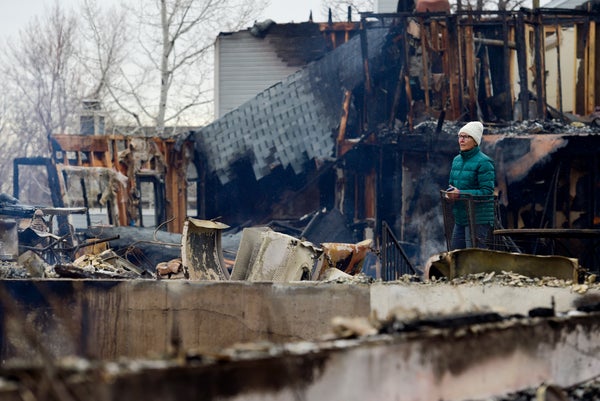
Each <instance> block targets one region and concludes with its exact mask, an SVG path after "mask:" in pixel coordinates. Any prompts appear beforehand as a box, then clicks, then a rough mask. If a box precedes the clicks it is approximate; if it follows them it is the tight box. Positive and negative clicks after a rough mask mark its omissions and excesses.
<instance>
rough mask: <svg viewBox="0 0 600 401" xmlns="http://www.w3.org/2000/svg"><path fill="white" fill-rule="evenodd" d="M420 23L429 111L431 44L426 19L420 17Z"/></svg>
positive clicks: (427, 110) (427, 109)
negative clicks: (428, 38)
mask: <svg viewBox="0 0 600 401" xmlns="http://www.w3.org/2000/svg"><path fill="white" fill-rule="evenodd" d="M419 25H420V26H421V47H422V49H421V62H422V63H423V76H422V79H423V92H424V93H425V111H426V112H429V106H430V104H431V102H430V100H429V72H430V69H429V57H428V55H429V51H430V50H431V46H430V43H429V41H428V40H427V29H426V27H425V21H424V20H423V19H422V18H420V19H419Z"/></svg>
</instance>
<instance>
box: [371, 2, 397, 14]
mask: <svg viewBox="0 0 600 401" xmlns="http://www.w3.org/2000/svg"><path fill="white" fill-rule="evenodd" d="M397 7H398V0H376V1H375V12H376V13H395V12H396V8H397Z"/></svg>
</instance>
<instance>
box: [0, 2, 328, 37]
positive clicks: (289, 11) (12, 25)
mask: <svg viewBox="0 0 600 401" xmlns="http://www.w3.org/2000/svg"><path fill="white" fill-rule="evenodd" d="M80 1H81V0H60V4H61V5H63V4H64V5H67V4H72V5H77V4H78V3H79V2H80ZM111 1H113V0H105V2H107V3H109V2H111ZM114 1H115V3H116V2H117V1H116V0H114ZM53 3H54V0H17V1H13V0H0V35H1V36H3V37H6V36H11V35H12V36H15V35H16V34H17V33H18V32H19V30H20V29H21V28H23V27H24V26H25V25H26V24H27V22H28V21H29V20H30V19H31V18H32V17H33V16H34V15H36V14H41V13H42V12H43V11H44V5H52V4H53ZM311 9H312V11H313V17H314V19H315V21H325V20H326V18H325V17H323V16H321V0H302V1H290V0H271V5H270V6H269V8H268V9H267V10H266V11H265V13H264V14H263V19H269V18H270V19H272V20H274V21H275V22H279V23H284V22H292V21H294V22H303V21H307V20H308V16H309V14H310V10H311Z"/></svg>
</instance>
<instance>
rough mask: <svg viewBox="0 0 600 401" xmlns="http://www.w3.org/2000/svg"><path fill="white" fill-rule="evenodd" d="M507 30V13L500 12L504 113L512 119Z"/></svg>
mask: <svg viewBox="0 0 600 401" xmlns="http://www.w3.org/2000/svg"><path fill="white" fill-rule="evenodd" d="M509 32H510V30H509V27H508V21H507V15H506V14H502V36H503V40H504V46H503V56H504V57H503V59H504V93H506V95H507V96H505V99H506V103H505V104H504V107H505V113H504V115H505V116H508V117H509V119H510V120H512V117H513V107H512V99H513V94H512V86H511V80H510V49H509V46H508V42H509V40H510V37H509Z"/></svg>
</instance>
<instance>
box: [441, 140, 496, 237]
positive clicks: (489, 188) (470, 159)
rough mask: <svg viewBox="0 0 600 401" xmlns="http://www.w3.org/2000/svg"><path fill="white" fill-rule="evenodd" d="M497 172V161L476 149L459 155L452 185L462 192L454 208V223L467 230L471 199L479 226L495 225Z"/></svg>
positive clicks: (453, 166) (451, 179)
mask: <svg viewBox="0 0 600 401" xmlns="http://www.w3.org/2000/svg"><path fill="white" fill-rule="evenodd" d="M495 182H496V171H495V168H494V161H493V160H492V159H491V158H490V157H489V156H488V155H486V154H485V153H483V152H482V151H481V149H480V148H479V146H475V147H474V148H473V149H470V150H468V151H465V152H460V154H458V155H457V156H456V157H455V158H454V160H453V161H452V168H451V170H450V179H449V183H450V185H452V186H454V187H456V188H458V189H459V190H460V198H459V199H457V200H456V201H455V202H454V204H453V206H452V212H453V213H454V221H455V222H456V224H459V225H463V226H466V225H468V224H469V219H468V216H467V208H466V201H464V200H462V199H468V198H469V196H472V199H473V202H472V204H474V206H475V207H474V209H473V210H474V211H475V223H476V224H489V225H493V224H494V186H495Z"/></svg>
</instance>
